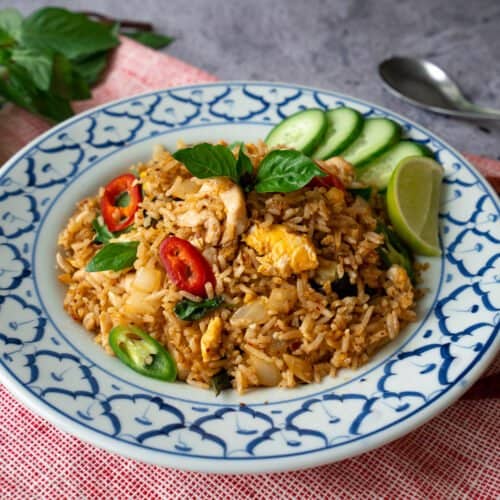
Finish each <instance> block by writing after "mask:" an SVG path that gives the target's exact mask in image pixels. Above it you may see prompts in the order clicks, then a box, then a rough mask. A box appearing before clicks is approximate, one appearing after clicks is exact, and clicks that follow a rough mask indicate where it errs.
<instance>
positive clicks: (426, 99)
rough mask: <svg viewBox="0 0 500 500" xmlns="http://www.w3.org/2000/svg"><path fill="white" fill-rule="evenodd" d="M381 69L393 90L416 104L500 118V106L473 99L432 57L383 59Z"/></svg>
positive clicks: (452, 113)
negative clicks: (471, 100) (487, 104)
mask: <svg viewBox="0 0 500 500" xmlns="http://www.w3.org/2000/svg"><path fill="white" fill-rule="evenodd" d="M378 71H379V74H380V76H381V77H382V80H384V82H385V83H386V84H387V86H388V89H389V90H390V91H391V92H393V93H394V94H396V95H397V96H399V97H402V98H403V99H405V100H407V101H409V102H411V103H412V104H414V105H416V106H420V107H422V108H425V109H428V110H430V111H433V112H434V113H441V114H445V115H450V116H457V117H461V118H476V119H490V120H500V110H495V109H491V108H483V107H481V106H477V105H475V104H473V103H472V102H470V101H469V100H468V99H467V98H466V97H465V96H464V95H463V94H462V92H461V90H460V89H459V88H458V85H457V84H456V83H455V82H454V81H453V80H452V79H451V78H450V77H449V76H448V75H447V74H446V73H445V72H444V71H443V70H442V69H441V68H440V67H439V66H436V65H435V64H433V63H431V62H430V61H426V60H425V59H414V58H411V57H392V58H390V59H386V60H385V61H382V62H381V63H380V64H379V67H378Z"/></svg>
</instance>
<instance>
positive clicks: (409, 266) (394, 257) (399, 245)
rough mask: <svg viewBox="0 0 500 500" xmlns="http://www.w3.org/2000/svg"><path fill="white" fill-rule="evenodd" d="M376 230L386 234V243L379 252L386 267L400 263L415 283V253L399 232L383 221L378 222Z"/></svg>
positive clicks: (379, 248)
mask: <svg viewBox="0 0 500 500" xmlns="http://www.w3.org/2000/svg"><path fill="white" fill-rule="evenodd" d="M375 231H376V232H377V233H379V234H382V235H383V236H384V240H385V241H384V245H382V246H380V247H378V249H377V250H378V254H379V256H380V259H381V260H382V262H383V264H384V266H385V267H386V268H389V267H391V266H392V265H393V264H398V265H400V266H401V267H402V268H404V269H405V270H406V272H407V273H408V277H409V278H410V280H411V281H412V282H413V283H414V282H415V273H414V271H413V255H412V253H411V252H410V251H409V250H408V248H407V247H406V246H405V244H404V243H403V242H402V241H401V240H400V239H399V237H398V236H397V234H396V233H395V232H394V231H392V230H390V229H389V228H388V227H387V226H386V225H385V224H383V223H382V222H380V221H379V222H378V223H377V227H376V229H375Z"/></svg>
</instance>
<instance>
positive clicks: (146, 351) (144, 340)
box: [109, 325, 177, 382]
mask: <svg viewBox="0 0 500 500" xmlns="http://www.w3.org/2000/svg"><path fill="white" fill-rule="evenodd" d="M109 345H110V346H111V349H113V352H114V353H115V354H116V356H117V357H118V359H120V361H122V362H123V363H124V364H125V365H127V366H128V367H129V368H132V370H135V371H136V372H138V373H140V374H142V375H146V376H147V377H152V378H156V379H159V380H166V381H167V382H173V381H174V380H175V379H176V377H177V367H176V365H175V361H174V359H173V358H172V356H171V355H170V354H169V352H168V351H167V350H166V349H165V348H164V347H163V346H162V345H161V344H160V343H159V342H157V341H156V340H155V339H154V338H153V337H151V336H150V335H148V334H147V333H146V332H144V331H142V330H141V329H140V328H137V327H136V326H122V325H120V326H115V327H114V328H113V329H112V330H111V331H110V332H109Z"/></svg>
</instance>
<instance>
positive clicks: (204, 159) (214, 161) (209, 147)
mask: <svg viewBox="0 0 500 500" xmlns="http://www.w3.org/2000/svg"><path fill="white" fill-rule="evenodd" d="M173 156H174V158H175V159H176V160H177V161H180V162H181V163H183V164H184V165H185V166H186V168H187V169H188V170H189V171H190V172H191V174H193V175H194V176H195V177H198V178H199V179H207V178H209V177H219V176H223V177H229V178H230V179H231V180H233V181H234V182H238V180H239V176H238V171H237V169H236V158H235V157H234V156H233V153H232V152H231V151H230V150H229V149H228V148H227V147H226V146H221V145H219V144H218V145H213V144H207V143H202V144H197V145H196V146H193V147H191V148H184V149H179V150H178V151H176V152H175V153H174V155H173Z"/></svg>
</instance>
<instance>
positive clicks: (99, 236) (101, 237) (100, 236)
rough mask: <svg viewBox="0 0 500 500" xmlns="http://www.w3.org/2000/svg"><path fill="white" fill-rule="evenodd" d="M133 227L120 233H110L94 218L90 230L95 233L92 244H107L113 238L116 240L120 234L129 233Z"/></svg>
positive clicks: (106, 227)
mask: <svg viewBox="0 0 500 500" xmlns="http://www.w3.org/2000/svg"><path fill="white" fill-rule="evenodd" d="M133 227H134V226H133V225H131V226H128V227H126V228H125V229H122V230H121V231H114V232H111V231H110V230H109V229H108V226H106V224H103V223H101V221H100V220H99V217H96V218H95V219H94V220H93V221H92V228H93V229H94V231H95V238H94V241H93V243H104V244H106V243H109V242H110V241H111V240H112V239H113V238H118V236H120V235H121V234H125V233H128V232H130V231H131V230H132V229H133Z"/></svg>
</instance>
